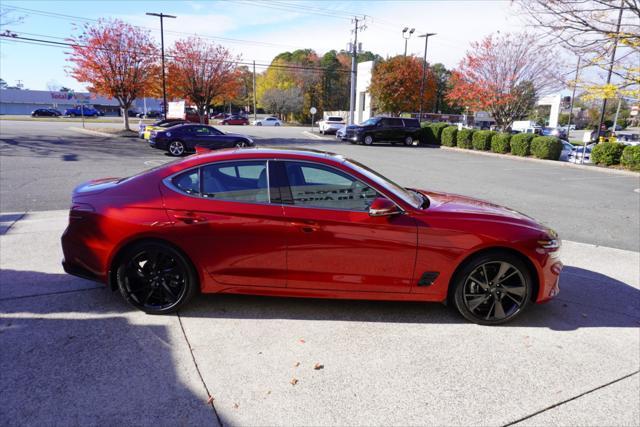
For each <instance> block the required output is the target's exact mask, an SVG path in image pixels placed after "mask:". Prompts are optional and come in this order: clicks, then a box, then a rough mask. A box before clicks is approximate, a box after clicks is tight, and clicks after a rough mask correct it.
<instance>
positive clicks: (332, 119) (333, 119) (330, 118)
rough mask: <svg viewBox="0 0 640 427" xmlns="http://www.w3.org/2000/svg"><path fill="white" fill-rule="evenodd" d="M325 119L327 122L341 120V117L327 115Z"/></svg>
mask: <svg viewBox="0 0 640 427" xmlns="http://www.w3.org/2000/svg"><path fill="white" fill-rule="evenodd" d="M327 121H329V122H341V121H342V117H328V118H327Z"/></svg>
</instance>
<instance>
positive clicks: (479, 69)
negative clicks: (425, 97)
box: [447, 33, 562, 129]
mask: <svg viewBox="0 0 640 427" xmlns="http://www.w3.org/2000/svg"><path fill="white" fill-rule="evenodd" d="M558 75H559V73H558V61H557V59H556V57H554V55H553V52H552V50H551V49H550V48H549V47H548V46H545V45H543V44H542V43H540V41H539V40H538V38H537V36H534V35H532V34H527V33H524V34H505V35H502V36H494V35H490V36H487V37H486V38H485V39H484V40H482V41H481V42H474V43H472V44H471V49H470V50H469V51H467V55H466V57H465V58H464V59H463V60H462V61H461V62H460V65H459V66H458V68H457V69H456V70H455V71H454V72H453V74H452V76H451V80H450V82H451V90H450V91H449V94H448V95H447V99H449V100H450V101H454V102H457V103H458V104H460V105H464V106H466V107H469V108H471V109H472V110H475V111H488V112H490V113H491V115H492V116H493V119H494V120H495V121H496V124H497V125H498V126H499V127H500V128H502V129H507V128H509V127H510V126H511V124H512V123H513V121H514V120H515V119H518V118H522V117H525V116H526V115H527V113H529V112H530V111H531V109H532V108H533V107H534V106H535V103H536V99H537V97H538V96H540V95H545V94H547V93H549V92H552V91H554V90H556V89H559V88H561V87H562V80H561V78H560V77H559V76H558Z"/></svg>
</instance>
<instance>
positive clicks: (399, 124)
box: [391, 119, 404, 127]
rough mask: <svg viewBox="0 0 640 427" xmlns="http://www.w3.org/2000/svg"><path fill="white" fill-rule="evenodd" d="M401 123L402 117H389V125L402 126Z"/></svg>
mask: <svg viewBox="0 0 640 427" xmlns="http://www.w3.org/2000/svg"><path fill="white" fill-rule="evenodd" d="M403 125H404V124H403V123H402V119H391V126H395V127H402V126H403Z"/></svg>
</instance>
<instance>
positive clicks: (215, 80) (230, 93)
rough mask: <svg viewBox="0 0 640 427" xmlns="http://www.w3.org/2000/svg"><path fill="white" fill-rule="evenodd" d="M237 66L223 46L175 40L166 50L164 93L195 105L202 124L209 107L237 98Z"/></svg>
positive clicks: (198, 41)
mask: <svg viewBox="0 0 640 427" xmlns="http://www.w3.org/2000/svg"><path fill="white" fill-rule="evenodd" d="M237 62H238V58H236V57H234V56H233V55H232V54H231V52H229V51H228V50H227V49H226V48H224V47H223V46H220V45H217V44H215V43H209V42H207V41H205V40H203V39H201V38H199V37H189V38H187V39H184V40H178V41H176V43H175V44H174V46H173V48H171V49H170V50H169V64H168V67H167V68H168V75H169V78H168V81H167V85H168V89H167V91H168V92H169V94H170V95H171V96H172V97H174V98H185V99H186V100H187V101H188V102H190V103H192V104H193V105H195V106H196V107H197V109H198V115H199V116H200V123H204V118H205V114H206V113H207V108H208V107H209V105H211V104H212V103H215V102H222V101H224V100H225V99H233V98H235V97H236V96H237V94H238V91H239V89H240V85H241V79H240V78H239V74H238V73H239V72H238V70H237Z"/></svg>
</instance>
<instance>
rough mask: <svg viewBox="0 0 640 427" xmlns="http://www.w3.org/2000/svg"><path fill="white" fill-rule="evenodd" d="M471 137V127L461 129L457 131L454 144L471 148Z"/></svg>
mask: <svg viewBox="0 0 640 427" xmlns="http://www.w3.org/2000/svg"><path fill="white" fill-rule="evenodd" d="M472 138H473V129H461V130H459V131H458V136H457V138H456V144H457V145H458V147H460V148H466V149H468V150H470V149H471V148H473V145H472V144H471V139H472Z"/></svg>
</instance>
